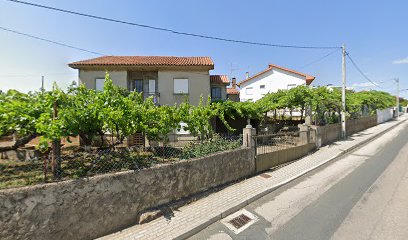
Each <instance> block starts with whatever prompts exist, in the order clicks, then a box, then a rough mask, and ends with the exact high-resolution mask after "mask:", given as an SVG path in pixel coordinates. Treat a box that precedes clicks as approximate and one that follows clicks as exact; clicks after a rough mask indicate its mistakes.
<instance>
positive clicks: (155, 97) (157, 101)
mask: <svg viewBox="0 0 408 240" xmlns="http://www.w3.org/2000/svg"><path fill="white" fill-rule="evenodd" d="M142 95H143V99H147V98H149V97H153V102H154V104H156V105H160V93H158V92H150V93H145V92H142Z"/></svg>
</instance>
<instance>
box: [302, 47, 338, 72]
mask: <svg viewBox="0 0 408 240" xmlns="http://www.w3.org/2000/svg"><path fill="white" fill-rule="evenodd" d="M340 49H341V48H338V49H335V50H334V51H332V52H330V53H328V54H326V55H324V56H323V57H320V58H318V59H316V60H314V61H313V62H310V63H308V64H305V65H303V66H302V67H300V68H299V70H301V69H304V68H306V67H309V66H311V65H313V64H315V63H318V62H320V61H322V60H323V59H325V58H327V57H329V56H330V55H332V54H334V53H335V52H337V51H339V50H340Z"/></svg>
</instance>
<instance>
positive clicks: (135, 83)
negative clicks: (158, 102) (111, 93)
mask: <svg viewBox="0 0 408 240" xmlns="http://www.w3.org/2000/svg"><path fill="white" fill-rule="evenodd" d="M128 90H129V91H136V92H143V80H139V79H137V80H130V81H129V84H128Z"/></svg>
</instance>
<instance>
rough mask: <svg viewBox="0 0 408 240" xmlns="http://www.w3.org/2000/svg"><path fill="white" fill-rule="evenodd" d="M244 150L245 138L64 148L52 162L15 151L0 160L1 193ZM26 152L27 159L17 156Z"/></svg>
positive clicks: (50, 156) (50, 155) (49, 158)
mask: <svg viewBox="0 0 408 240" xmlns="http://www.w3.org/2000/svg"><path fill="white" fill-rule="evenodd" d="M241 146H242V136H227V135H226V136H220V135H216V136H214V137H213V138H212V139H209V140H206V141H200V142H191V143H190V144H188V145H186V146H184V147H173V146H170V145H162V146H149V147H117V148H107V149H98V148H92V149H88V150H87V151H85V150H84V149H83V148H81V147H80V146H70V147H63V148H61V149H60V150H61V151H60V154H59V155H58V156H57V157H55V158H53V152H52V151H50V152H48V153H44V154H41V153H38V152H37V151H34V150H30V151H32V152H36V153H35V154H33V155H32V156H31V157H29V159H26V157H27V154H26V153H27V151H29V150H19V151H16V156H14V157H10V158H8V159H7V157H4V156H3V157H2V159H0V189H3V188H11V187H20V186H27V185H34V184H39V183H46V182H54V181H61V180H68V179H78V178H83V177H90V176H94V175H98V174H104V173H113V172H121V171H128V170H140V169H143V168H149V167H152V166H153V165H157V164H163V163H171V162H175V161H182V160H186V159H191V158H195V157H202V156H206V155H209V154H211V153H216V152H221V151H226V150H232V149H237V148H240V147H241ZM23 151H24V158H23V159H21V160H18V159H17V158H18V157H19V156H17V155H18V154H22V152H23Z"/></svg>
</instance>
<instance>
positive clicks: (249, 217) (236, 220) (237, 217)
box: [221, 209, 258, 234]
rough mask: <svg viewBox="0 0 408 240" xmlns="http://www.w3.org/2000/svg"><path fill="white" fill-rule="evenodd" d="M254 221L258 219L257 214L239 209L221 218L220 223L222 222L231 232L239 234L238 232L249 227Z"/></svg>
mask: <svg viewBox="0 0 408 240" xmlns="http://www.w3.org/2000/svg"><path fill="white" fill-rule="evenodd" d="M256 221H258V217H257V216H255V215H254V214H252V213H250V212H249V211H247V210H245V209H241V210H240V211H238V212H235V213H233V214H231V215H229V216H228V217H226V218H224V219H222V220H221V223H223V224H224V225H225V226H226V227H227V228H228V229H229V230H231V231H232V232H233V233H235V234H239V233H240V232H242V231H244V230H245V229H247V228H249V227H250V226H251V225H252V224H254V223H255V222H256Z"/></svg>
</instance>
